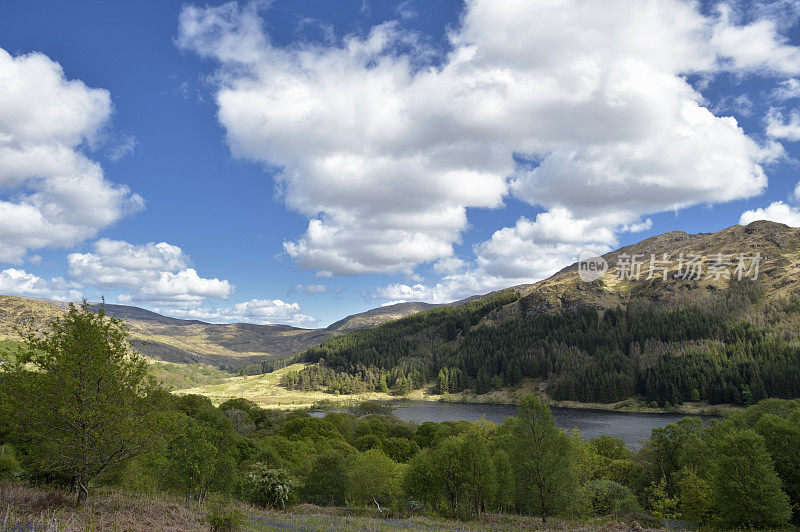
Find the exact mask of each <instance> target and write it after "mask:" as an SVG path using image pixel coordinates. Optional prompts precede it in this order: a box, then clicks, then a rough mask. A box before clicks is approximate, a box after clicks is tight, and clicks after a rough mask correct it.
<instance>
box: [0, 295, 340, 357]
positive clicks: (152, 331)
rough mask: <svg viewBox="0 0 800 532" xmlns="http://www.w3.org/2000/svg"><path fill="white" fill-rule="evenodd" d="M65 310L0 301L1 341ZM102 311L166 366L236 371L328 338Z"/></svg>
mask: <svg viewBox="0 0 800 532" xmlns="http://www.w3.org/2000/svg"><path fill="white" fill-rule="evenodd" d="M66 308H67V304H66V303H62V302H57V301H51V300H45V299H36V298H26V297H14V296H0V340H4V339H5V340H9V339H11V340H13V339H15V338H17V335H16V333H15V332H14V326H18V325H21V324H22V323H24V322H26V321H33V322H34V323H35V324H36V325H37V326H39V325H43V324H45V323H46V322H47V321H49V320H51V319H53V318H55V317H58V316H60V315H62V314H63V313H64V312H66ZM104 308H105V311H106V312H107V313H108V314H109V315H110V316H113V317H116V318H119V319H121V320H122V321H124V322H125V323H126V325H127V326H128V328H129V331H130V340H131V344H132V345H133V347H134V348H135V349H137V350H138V351H139V352H141V353H142V354H144V355H145V356H147V357H149V358H152V359H155V360H163V361H167V362H178V363H194V362H200V363H206V364H212V365H215V366H222V365H224V366H227V367H232V368H238V367H241V366H244V365H246V364H250V363H256V362H261V361H264V360H275V359H279V358H285V357H287V356H290V355H293V354H295V353H299V352H302V351H304V350H305V349H308V348H309V347H310V346H312V345H316V344H318V343H319V342H321V341H323V340H325V339H326V338H329V337H330V336H332V335H333V334H335V333H333V332H331V331H327V330H324V329H299V328H296V327H290V326H288V325H253V324H249V323H235V324H223V325H218V324H210V323H205V322H202V321H195V320H181V319H176V318H170V317H167V316H162V315H160V314H157V313H155V312H151V311H149V310H145V309H141V308H137V307H128V306H124V305H105V307H104Z"/></svg>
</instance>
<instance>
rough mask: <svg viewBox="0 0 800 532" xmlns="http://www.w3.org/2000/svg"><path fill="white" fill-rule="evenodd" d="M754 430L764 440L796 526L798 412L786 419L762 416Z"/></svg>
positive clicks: (798, 509) (799, 504) (799, 485)
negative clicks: (790, 506) (791, 507)
mask: <svg viewBox="0 0 800 532" xmlns="http://www.w3.org/2000/svg"><path fill="white" fill-rule="evenodd" d="M755 429H756V432H758V433H759V434H761V436H762V437H763V438H764V443H765V444H766V446H767V450H768V451H769V454H770V456H771V457H772V461H773V462H774V463H775V472H776V473H778V476H779V477H780V479H781V481H782V483H783V490H784V491H785V492H786V494H787V495H789V500H790V502H791V503H792V506H793V507H794V513H795V522H797V521H798V520H800V519H799V518H800V410H798V411H795V412H793V413H791V414H790V415H789V416H788V417H786V418H782V417H779V416H777V415H775V414H766V415H764V416H762V417H761V418H760V419H759V420H758V422H757V423H756V426H755Z"/></svg>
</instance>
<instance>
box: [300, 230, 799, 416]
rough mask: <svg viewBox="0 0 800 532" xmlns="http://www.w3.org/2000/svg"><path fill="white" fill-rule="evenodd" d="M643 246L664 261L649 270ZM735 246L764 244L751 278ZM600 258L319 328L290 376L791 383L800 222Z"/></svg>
mask: <svg viewBox="0 0 800 532" xmlns="http://www.w3.org/2000/svg"><path fill="white" fill-rule="evenodd" d="M720 253H722V254H726V255H730V256H728V257H718V256H717V255H718V254H720ZM651 254H653V255H654V256H655V257H656V259H659V260H662V261H664V270H663V271H659V270H656V271H655V273H656V274H657V275H654V276H652V277H651V278H648V277H649V276H648V269H649V262H650V257H651ZM665 254H666V255H667V256H668V257H667V259H668V260H664V259H665V258H664V255H665ZM632 255H641V257H639V260H640V261H642V262H646V264H645V265H644V266H643V267H642V275H641V276H640V277H639V278H638V279H636V278H632V277H631V276H628V275H622V274H623V273H626V272H628V271H629V270H630V269H629V267H630V265H631V263H630V259H631V256H632ZM694 255H698V257H697V258H695V257H693V256H694ZM740 255H742V257H743V259H744V260H743V261H742V264H743V266H745V268H744V270H747V269H748V266H752V265H753V264H754V260H753V258H754V257H755V256H756V255H758V256H759V257H760V260H759V272H758V273H759V274H758V276H757V279H756V280H753V279H750V277H752V274H753V273H754V272H753V271H751V272H749V273H748V274H747V275H743V276H742V279H741V280H737V279H736V277H737V275H736V274H735V272H736V266H737V264H738V257H739V256H740ZM681 256H682V257H683V258H684V260H683V261H682V262H680V261H679V260H678V259H679V257H681ZM604 257H605V259H606V260H607V261H608V263H609V264H610V269H609V270H608V271H607V272H606V274H605V275H604V276H603V277H602V278H600V279H597V280H594V281H592V282H584V281H582V280H581V279H580V277H579V275H578V270H577V265H576V264H573V265H571V266H569V267H567V268H565V269H564V270H562V271H560V272H558V273H556V274H555V275H553V276H552V277H550V278H548V279H546V280H543V281H540V282H538V283H535V284H533V285H527V286H520V287H515V289H513V290H508V291H505V292H498V293H495V294H493V295H490V296H486V297H483V298H480V299H477V300H472V301H469V302H467V303H464V304H462V305H460V306H442V307H437V308H434V309H430V310H427V311H424V312H419V313H417V314H414V315H412V316H409V317H406V318H403V319H400V320H397V321H394V322H389V323H386V324H383V325H381V326H378V327H374V328H372V329H367V330H362V331H354V332H351V333H348V334H345V335H341V336H338V337H336V338H331V339H328V340H326V341H325V342H323V343H322V344H320V345H319V346H315V347H312V348H310V349H309V350H308V351H307V352H306V353H305V354H304V359H305V360H306V361H307V362H318V361H324V365H323V366H312V367H310V368H308V369H306V370H304V371H303V372H301V374H299V375H294V376H292V377H291V378H290V379H287V384H288V385H289V386H290V387H305V388H306V389H313V388H314V387H326V388H328V389H330V390H331V391H334V392H339V393H347V392H348V391H351V390H356V391H358V390H373V389H379V388H381V387H385V386H388V387H394V388H395V389H396V390H397V391H399V392H401V393H402V392H403V391H405V390H407V389H408V388H413V387H418V386H421V385H422V384H423V383H424V382H425V381H430V380H434V379H435V380H437V383H438V388H439V389H440V390H441V391H449V392H454V391H460V390H463V389H464V388H474V389H475V390H476V391H477V392H479V393H484V392H486V391H488V390H491V389H496V388H499V387H502V386H508V385H515V384H517V383H519V382H520V381H521V380H522V379H523V378H535V379H541V380H543V381H545V383H546V385H547V386H548V390H549V391H550V393H551V395H553V396H554V397H555V398H557V399H572V400H580V401H587V402H588V401H591V402H612V401H617V400H620V399H623V398H626V397H630V396H641V397H643V398H644V399H645V400H647V401H648V402H656V403H659V404H662V405H663V404H666V403H676V402H682V401H687V400H697V399H704V400H708V401H710V402H713V403H721V402H729V403H736V404H747V403H748V402H750V401H752V400H758V399H760V398H763V397H767V396H776V397H798V396H800V275H798V274H800V229H794V228H790V227H787V226H785V225H782V224H777V223H772V222H754V223H752V224H750V225H748V226H745V227H742V226H734V227H730V228H728V229H725V230H722V231H719V232H717V233H713V234H697V235H689V234H686V233H681V232H673V233H666V234H664V235H660V236H656V237H652V238H649V239H646V240H644V241H642V242H640V243H638V244H634V245H631V246H627V247H625V248H621V249H619V250H617V251H615V252H612V253H609V254H607V255H605V256H604ZM688 259H693V261H692V262H690V261H689V260H688ZM719 259H724V261H727V262H728V263H729V264H727V265H725V266H724V267H720V265H719V264H716V263H717V262H718V261H719ZM689 264H694V265H695V266H696V267H698V268H700V270H701V271H700V273H701V275H700V276H699V277H698V278H694V275H686V274H687V273H697V271H696V270H694V271H693V270H691V269H689V271H688V272H687V266H688V265H689ZM655 265H660V264H659V263H658V262H656V263H655ZM723 270H725V271H726V272H727V274H725V275H723ZM712 271H714V272H716V273H715V274H714V275H707V274H708V273H711V272H712ZM731 276H732V277H733V279H731V278H730V277H731ZM520 296H521V297H520Z"/></svg>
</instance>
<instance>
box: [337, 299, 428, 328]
mask: <svg viewBox="0 0 800 532" xmlns="http://www.w3.org/2000/svg"><path fill="white" fill-rule="evenodd" d="M435 306H436V305H432V304H430V303H420V302H409V303H396V304H394V305H386V306H385V307H378V308H374V309H372V310H368V311H366V312H360V313H358V314H352V315H350V316H347V317H345V318H342V319H341V320H339V321H337V322H335V323H331V324H330V325H329V326H328V330H329V331H339V332H350V331H357V330H359V329H366V328H369V327H375V326H376V325H381V324H383V323H387V322H390V321H394V320H399V319H400V318H405V317H406V316H411V315H412V314H416V313H417V312H422V311H423V310H428V309H430V308H433V307H435Z"/></svg>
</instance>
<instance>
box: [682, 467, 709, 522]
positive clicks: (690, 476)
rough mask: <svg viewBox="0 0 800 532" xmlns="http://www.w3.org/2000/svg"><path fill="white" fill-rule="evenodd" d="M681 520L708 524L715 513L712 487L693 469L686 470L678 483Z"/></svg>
mask: <svg viewBox="0 0 800 532" xmlns="http://www.w3.org/2000/svg"><path fill="white" fill-rule="evenodd" d="M678 497H679V501H680V502H679V509H680V512H681V518H682V519H685V520H686V521H691V522H692V523H696V524H699V525H702V524H705V523H708V522H709V521H710V520H711V518H712V514H713V512H714V501H713V499H712V493H711V485H710V484H709V483H708V481H706V480H705V479H703V478H701V477H700V476H699V475H698V474H697V473H695V472H694V471H693V470H691V469H684V470H683V471H682V472H681V475H680V480H679V481H678Z"/></svg>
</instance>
